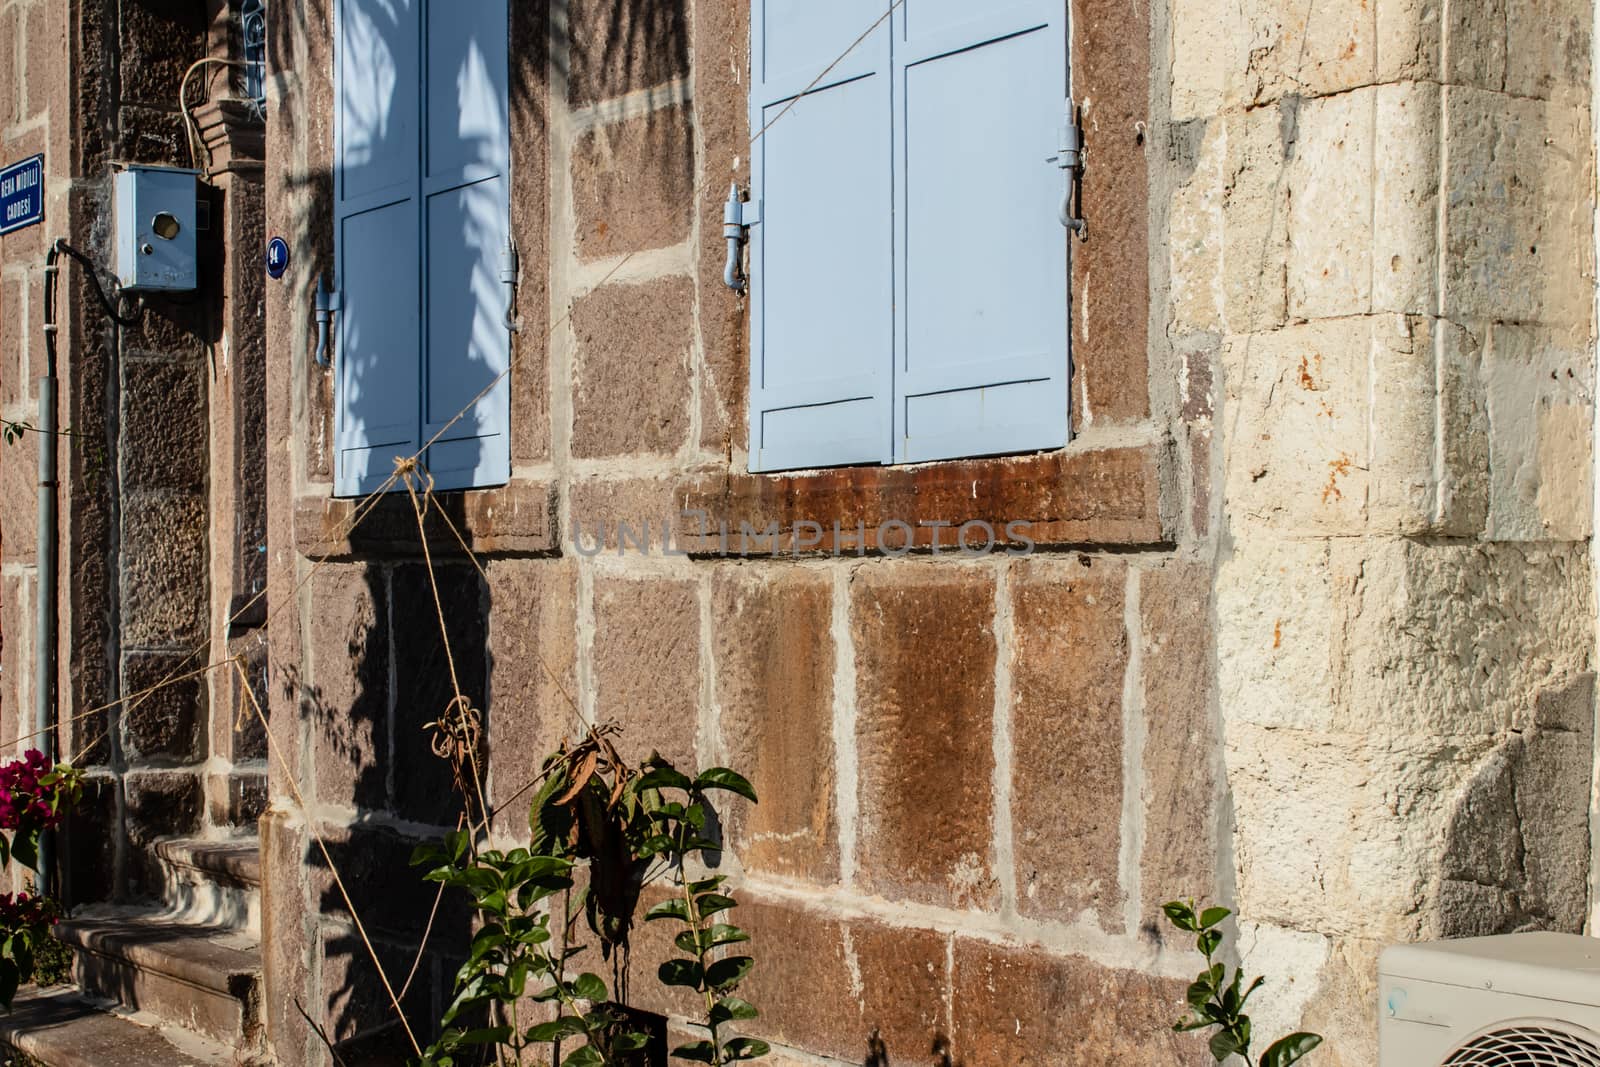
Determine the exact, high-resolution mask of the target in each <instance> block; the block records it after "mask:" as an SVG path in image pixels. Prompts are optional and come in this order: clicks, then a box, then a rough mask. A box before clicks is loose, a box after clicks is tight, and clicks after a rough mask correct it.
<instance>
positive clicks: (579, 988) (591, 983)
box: [572, 971, 606, 1004]
mask: <svg viewBox="0 0 1600 1067" xmlns="http://www.w3.org/2000/svg"><path fill="white" fill-rule="evenodd" d="M572 995H573V996H575V997H581V998H582V999H584V1000H587V1001H591V1002H593V1003H597V1004H598V1003H599V1002H600V1001H602V1000H605V999H606V984H605V982H604V981H603V980H602V979H601V978H600V976H599V975H598V974H589V973H588V972H587V971H586V972H584V973H583V974H580V975H578V977H577V978H576V979H574V980H573V983H572Z"/></svg>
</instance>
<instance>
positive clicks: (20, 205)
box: [0, 155, 44, 233]
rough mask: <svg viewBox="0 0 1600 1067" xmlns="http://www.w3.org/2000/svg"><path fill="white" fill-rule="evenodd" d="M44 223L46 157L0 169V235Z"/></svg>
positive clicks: (25, 160)
mask: <svg viewBox="0 0 1600 1067" xmlns="http://www.w3.org/2000/svg"><path fill="white" fill-rule="evenodd" d="M43 221H44V156H42V155H40V156H34V157H33V158H32V159H24V160H23V161H22V162H21V163H13V164H11V166H9V167H7V168H5V169H4V170H0V233H10V232H11V231H12V230H20V229H22V228H23V227H24V226H32V225H33V224H34V223H36V222H43Z"/></svg>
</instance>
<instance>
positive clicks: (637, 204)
mask: <svg viewBox="0 0 1600 1067" xmlns="http://www.w3.org/2000/svg"><path fill="white" fill-rule="evenodd" d="M694 192H695V187H694V124H693V121H692V117H691V113H690V111H689V108H688V106H687V105H674V106H672V107H667V108H663V109H661V110H659V111H652V112H650V113H648V114H645V115H640V116H638V117H635V118H628V119H623V120H622V121H620V122H617V123H614V124H611V125H604V126H597V127H595V128H594V129H593V130H590V131H589V132H587V133H585V134H583V135H582V136H581V137H579V138H578V141H577V143H576V144H575V145H573V148H572V199H573V207H574V209H575V211H576V224H577V241H578V255H579V256H580V257H581V258H583V259H591V260H592V259H603V258H604V257H606V256H617V255H623V254H626V253H629V252H642V251H645V250H647V249H651V248H666V247H668V246H670V245H675V244H677V243H678V242H680V241H682V240H683V239H684V238H686V237H688V236H689V223H690V218H691V217H692V214H693V211H694ZM724 195H726V194H724Z"/></svg>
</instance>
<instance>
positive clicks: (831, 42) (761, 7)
mask: <svg viewBox="0 0 1600 1067" xmlns="http://www.w3.org/2000/svg"><path fill="white" fill-rule="evenodd" d="M888 8H889V4H888V2H887V0H881V2H877V3H863V2H862V0H753V4H752V17H751V67H752V90H751V106H750V122H751V131H752V133H754V132H755V131H759V130H761V129H762V128H763V127H764V126H766V125H767V124H768V123H772V126H771V128H770V129H768V130H767V131H766V133H764V134H762V135H761V136H760V138H759V139H758V140H757V141H756V143H755V145H754V146H753V147H752V149H751V179H752V188H753V191H754V196H753V199H754V200H755V201H756V205H755V210H756V212H757V213H758V217H759V222H758V224H757V225H755V226H753V227H752V228H751V247H750V261H751V360H750V370H751V383H750V467H751V469H752V470H757V471H765V470H783V469H786V468H794V467H821V466H835V465H841V464H848V463H884V462H888V461H889V459H890V458H891V446H890V433H889V410H888V405H889V398H890V395H891V384H890V377H889V375H890V369H891V364H890V354H891V353H892V351H893V343H894V342H893V329H894V319H893V300H894V291H893V269H892V263H891V259H892V255H893V228H892V221H891V214H890V213H891V210H892V206H893V192H892V183H893V175H892V171H891V159H890V149H891V145H892V135H891V130H890V126H891V104H890V85H889V81H890V68H891V57H890V51H889V43H890V25H889V20H887V19H885V20H884V21H883V24H882V25H881V26H880V27H879V28H878V29H877V30H876V31H874V33H873V34H872V35H871V36H870V38H869V39H868V40H866V41H864V42H863V43H862V44H860V45H859V46H857V47H856V49H855V50H854V51H852V52H851V53H850V55H849V56H847V57H846V58H845V60H844V61H843V62H841V63H840V64H839V65H838V66H836V67H834V68H833V69H832V70H831V71H829V73H828V74H827V76H826V78H825V79H824V80H823V81H821V82H819V83H818V84H817V85H816V86H815V87H814V88H812V89H811V91H810V92H809V93H808V94H807V95H806V96H804V97H803V98H801V99H799V100H795V98H796V97H797V96H798V95H799V94H800V93H801V92H803V91H805V90H806V88H807V86H809V85H810V84H811V82H812V81H813V79H815V78H816V77H817V76H818V75H819V74H821V73H822V72H823V71H824V70H826V69H827V67H828V65H829V64H830V63H832V62H833V61H834V60H835V59H837V58H838V57H839V55H840V54H841V53H843V52H844V51H845V50H846V49H847V48H849V46H850V44H851V42H853V41H854V40H856V38H857V37H859V36H860V35H861V33H862V31H863V30H865V29H867V27H869V26H871V25H872V23H873V20H874V19H877V18H879V17H880V16H882V15H883V14H884V13H885V12H886V11H887V10H888ZM791 101H793V102H794V106H793V107H792V108H790V109H789V110H788V112H787V113H786V114H785V113H784V111H785V108H788V107H789V104H790V103H791ZM780 115H781V116H782V117H781V118H780V117H779V116H780Z"/></svg>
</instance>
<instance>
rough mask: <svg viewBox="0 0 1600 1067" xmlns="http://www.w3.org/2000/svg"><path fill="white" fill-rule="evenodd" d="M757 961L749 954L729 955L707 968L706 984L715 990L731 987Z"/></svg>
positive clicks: (747, 972) (736, 983)
mask: <svg viewBox="0 0 1600 1067" xmlns="http://www.w3.org/2000/svg"><path fill="white" fill-rule="evenodd" d="M755 965H756V961H755V960H753V959H751V958H750V957H749V956H729V957H728V958H727V959H722V960H718V961H717V962H716V963H713V964H712V965H711V966H709V967H707V968H706V985H708V986H710V987H711V988H712V989H715V990H719V991H720V990H723V989H731V988H732V987H733V986H736V985H738V984H739V981H740V980H741V979H743V978H744V976H745V975H747V974H749V973H750V968H752V967H754V966H755Z"/></svg>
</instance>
